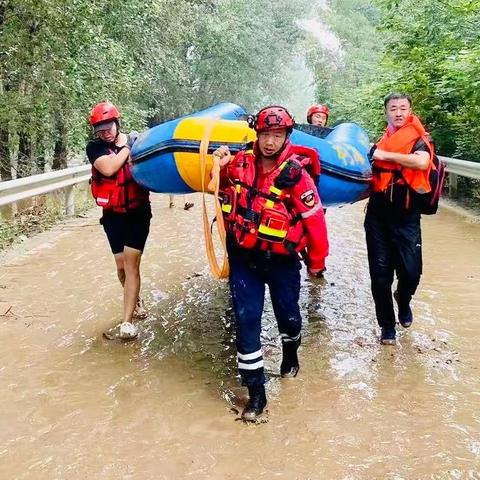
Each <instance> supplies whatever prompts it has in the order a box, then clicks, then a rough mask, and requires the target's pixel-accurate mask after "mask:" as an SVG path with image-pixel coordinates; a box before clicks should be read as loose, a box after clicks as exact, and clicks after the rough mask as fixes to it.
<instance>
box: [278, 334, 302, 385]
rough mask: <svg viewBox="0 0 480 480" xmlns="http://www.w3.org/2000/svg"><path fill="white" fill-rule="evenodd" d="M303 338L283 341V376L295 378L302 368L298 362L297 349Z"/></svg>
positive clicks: (281, 368)
mask: <svg viewBox="0 0 480 480" xmlns="http://www.w3.org/2000/svg"><path fill="white" fill-rule="evenodd" d="M301 341H302V340H301V339H298V340H297V341H295V342H282V351H283V355H282V364H281V365H280V375H281V376H282V377H283V378H295V377H296V376H297V374H298V371H299V370H300V364H299V363H298V355H297V350H298V347H299V346H300V343H301Z"/></svg>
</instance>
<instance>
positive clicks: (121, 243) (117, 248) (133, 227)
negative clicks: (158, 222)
mask: <svg viewBox="0 0 480 480" xmlns="http://www.w3.org/2000/svg"><path fill="white" fill-rule="evenodd" d="M151 218H152V211H151V209H150V205H148V206H145V207H139V208H136V209H135V210H131V211H129V212H127V213H117V212H109V211H104V212H103V217H102V218H101V219H100V223H101V224H102V225H103V229H104V230H105V233H106V235H107V238H108V243H109V244H110V248H111V249H112V253H113V254H114V255H115V254H117V253H122V252H123V249H124V247H130V248H134V249H135V250H140V251H141V252H143V249H144V248H145V243H146V241H147V237H148V233H149V232H150V219H151Z"/></svg>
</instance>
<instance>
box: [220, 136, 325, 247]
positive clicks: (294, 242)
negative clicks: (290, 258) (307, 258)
mask: <svg viewBox="0 0 480 480" xmlns="http://www.w3.org/2000/svg"><path fill="white" fill-rule="evenodd" d="M227 168H228V170H227V175H228V179H229V182H230V185H229V186H227V187H226V188H224V189H223V190H222V195H221V203H222V211H223V213H224V218H225V224H226V228H227V231H228V232H230V233H232V234H233V235H234V237H235V240H236V243H237V244H238V246H240V247H242V248H246V249H253V248H257V249H260V250H263V251H271V252H272V253H275V254H280V255H291V254H292V253H295V252H301V251H302V250H304V249H305V247H306V244H307V237H306V234H305V230H304V227H303V224H302V221H301V216H300V214H299V212H296V211H295V209H294V208H293V206H292V205H291V203H289V198H290V194H289V188H288V186H292V184H291V182H298V181H300V178H301V175H302V169H303V168H306V169H307V170H308V171H309V172H311V175H312V176H313V177H317V178H318V176H319V175H320V160H319V157H318V153H317V151H316V150H313V149H311V148H307V147H302V146H298V145H292V144H290V143H287V146H286V147H285V149H284V151H283V152H282V154H281V155H280V157H279V159H278V161H277V164H276V166H275V167H274V168H273V169H272V170H271V171H270V172H268V174H267V175H264V176H262V180H261V184H260V182H259V175H258V171H257V169H258V166H256V165H255V154H254V152H253V150H252V149H250V150H244V151H241V152H239V153H238V154H237V155H236V156H235V158H234V160H233V161H232V163H231V164H230V165H229V166H228V167H227Z"/></svg>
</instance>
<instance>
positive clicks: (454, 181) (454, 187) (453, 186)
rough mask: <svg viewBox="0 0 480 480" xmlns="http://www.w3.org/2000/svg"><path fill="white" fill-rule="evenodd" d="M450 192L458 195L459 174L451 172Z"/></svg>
mask: <svg viewBox="0 0 480 480" xmlns="http://www.w3.org/2000/svg"><path fill="white" fill-rule="evenodd" d="M448 192H449V194H450V195H451V196H452V197H456V196H457V193H458V175H457V174H456V173H450V174H449V175H448Z"/></svg>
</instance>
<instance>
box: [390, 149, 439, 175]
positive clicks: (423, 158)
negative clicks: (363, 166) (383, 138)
mask: <svg viewBox="0 0 480 480" xmlns="http://www.w3.org/2000/svg"><path fill="white" fill-rule="evenodd" d="M424 153H425V155H423V154H418V153H409V154H405V153H395V152H387V151H384V150H382V155H383V158H382V159H381V160H383V161H387V162H394V163H398V165H401V166H402V167H406V168H411V169H413V170H426V168H427V167H428V160H429V155H428V153H427V152H424Z"/></svg>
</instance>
